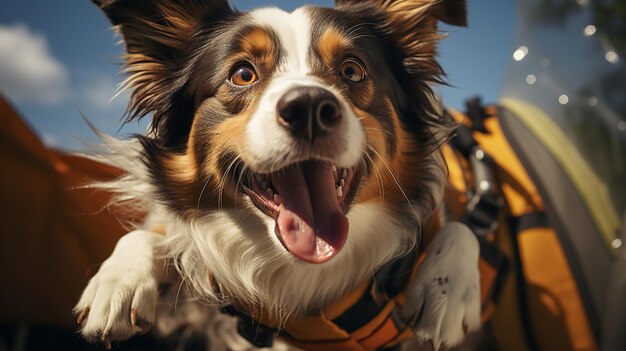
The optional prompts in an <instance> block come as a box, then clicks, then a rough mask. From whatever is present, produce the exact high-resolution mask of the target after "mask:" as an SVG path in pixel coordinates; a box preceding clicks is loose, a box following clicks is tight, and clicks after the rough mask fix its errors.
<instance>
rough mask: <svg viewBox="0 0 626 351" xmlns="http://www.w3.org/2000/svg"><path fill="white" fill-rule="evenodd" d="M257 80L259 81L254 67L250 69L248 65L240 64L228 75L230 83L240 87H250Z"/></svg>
mask: <svg viewBox="0 0 626 351" xmlns="http://www.w3.org/2000/svg"><path fill="white" fill-rule="evenodd" d="M257 80H259V76H258V75H257V74H256V71H255V70H254V67H252V66H251V65H250V64H249V63H242V64H240V65H239V66H237V67H236V68H235V69H234V70H233V73H232V74H231V75H230V82H231V83H233V84H234V85H236V86H240V87H243V86H246V85H250V84H252V83H254V82H256V81H257Z"/></svg>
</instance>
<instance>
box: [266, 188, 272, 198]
mask: <svg viewBox="0 0 626 351" xmlns="http://www.w3.org/2000/svg"><path fill="white" fill-rule="evenodd" d="M265 191H267V193H268V194H269V195H270V197H272V196H274V190H273V189H272V188H267V190H265Z"/></svg>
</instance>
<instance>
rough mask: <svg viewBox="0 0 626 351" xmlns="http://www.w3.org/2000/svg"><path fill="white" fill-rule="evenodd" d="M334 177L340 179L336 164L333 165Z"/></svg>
mask: <svg viewBox="0 0 626 351" xmlns="http://www.w3.org/2000/svg"><path fill="white" fill-rule="evenodd" d="M333 178H335V181H336V180H337V179H339V174H337V167H335V166H333Z"/></svg>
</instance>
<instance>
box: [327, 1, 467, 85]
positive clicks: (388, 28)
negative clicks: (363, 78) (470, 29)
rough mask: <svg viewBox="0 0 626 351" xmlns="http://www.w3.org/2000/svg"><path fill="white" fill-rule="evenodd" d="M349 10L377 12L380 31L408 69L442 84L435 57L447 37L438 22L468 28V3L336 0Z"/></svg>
mask: <svg viewBox="0 0 626 351" xmlns="http://www.w3.org/2000/svg"><path fill="white" fill-rule="evenodd" d="M336 5H337V8H338V9H340V10H345V11H351V10H352V11H358V12H376V13H379V14H382V16H379V17H376V18H377V19H376V20H375V22H377V24H378V28H379V29H380V30H381V32H382V33H384V34H385V35H386V36H387V37H388V38H389V39H391V40H392V41H393V42H394V43H395V46H396V47H397V48H398V49H399V50H400V53H401V55H402V56H403V57H404V61H403V64H404V66H405V68H406V70H407V71H408V72H409V73H410V74H411V75H414V76H415V77H418V78H419V79H421V80H424V79H426V80H431V81H437V82H439V78H438V77H440V76H442V75H443V70H442V69H441V67H440V66H439V65H438V64H437V62H436V61H435V59H434V57H435V54H436V44H437V41H438V40H439V39H441V38H442V37H443V36H442V35H441V33H439V32H438V30H437V22H438V21H443V22H446V23H449V24H453V25H458V26H465V25H467V11H466V3H465V0H336Z"/></svg>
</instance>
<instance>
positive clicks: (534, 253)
mask: <svg viewBox="0 0 626 351" xmlns="http://www.w3.org/2000/svg"><path fill="white" fill-rule="evenodd" d="M486 112H487V115H490V116H493V115H495V113H496V109H494V108H489V109H487V111H486ZM452 115H453V117H454V118H455V120H457V121H459V122H460V121H462V120H464V116H463V115H462V114H460V113H458V112H452ZM484 124H485V127H486V129H487V130H488V132H489V133H480V132H474V134H473V136H474V139H475V140H476V142H477V143H478V144H479V145H480V146H481V147H482V148H483V149H484V150H485V152H486V153H487V154H489V155H490V156H491V157H492V158H493V159H494V161H495V162H496V164H497V172H496V176H497V178H498V182H499V185H500V189H501V192H502V194H503V196H504V197H505V199H506V205H507V210H508V211H509V212H510V215H511V216H513V217H519V216H522V215H524V214H527V213H531V212H534V211H538V210H543V202H542V200H541V197H540V195H539V192H538V190H537V188H536V187H535V185H534V184H533V182H532V181H531V179H530V177H529V176H528V173H527V172H526V170H525V169H524V167H523V165H522V163H521V162H520V161H519V159H518V158H517V156H516V154H515V152H514V151H513V149H512V148H511V146H510V145H509V143H508V142H507V140H506V138H505V136H504V133H503V131H502V129H501V127H500V124H499V121H498V119H497V118H487V119H486V120H485V121H484ZM450 162H451V161H450V160H449V159H448V164H450ZM449 167H450V166H449ZM451 174H453V173H452V172H451ZM450 183H451V184H454V183H455V182H453V181H451V182H450ZM457 183H458V182H457ZM499 223H500V225H499V228H498V230H497V233H496V235H495V238H494V243H495V244H496V245H497V246H498V247H499V248H500V250H502V251H503V253H504V254H505V255H506V256H507V257H508V258H509V262H510V263H514V262H515V261H514V254H513V243H512V242H511V234H510V233H509V232H508V228H507V221H506V218H501V219H500V220H499ZM517 240H518V245H519V251H520V256H521V261H522V267H523V271H524V277H525V279H526V281H525V282H518V281H516V277H515V275H514V274H512V272H513V270H514V269H515V268H514V267H511V274H509V277H508V279H507V281H506V282H505V284H504V287H503V290H502V292H501V296H500V298H499V300H498V301H497V308H496V309H495V311H494V313H493V316H492V317H491V326H492V329H493V331H494V334H495V337H496V340H497V343H498V345H499V346H500V348H501V349H503V350H513V351H517V350H519V351H525V350H528V345H527V343H526V340H525V336H524V333H523V329H522V323H521V319H520V315H519V308H518V306H519V304H518V301H519V298H520V296H518V293H517V285H518V284H520V283H524V284H525V289H526V295H527V299H528V309H529V311H528V314H529V315H530V319H531V324H532V326H531V328H532V334H533V337H534V338H535V340H536V342H537V344H538V346H539V348H540V349H545V350H595V349H597V346H596V345H595V340H594V338H593V334H592V333H591V329H590V326H589V324H588V321H587V318H586V313H585V310H584V307H583V305H582V301H581V298H580V294H579V292H578V288H577V286H576V282H575V280H574V277H573V275H572V272H571V270H570V268H569V265H568V262H567V259H566V257H565V254H564V252H563V249H562V247H561V245H560V242H559V240H558V238H557V236H556V233H555V232H554V229H552V228H530V229H527V230H524V231H522V232H520V233H517Z"/></svg>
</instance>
